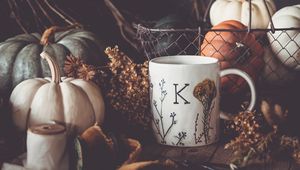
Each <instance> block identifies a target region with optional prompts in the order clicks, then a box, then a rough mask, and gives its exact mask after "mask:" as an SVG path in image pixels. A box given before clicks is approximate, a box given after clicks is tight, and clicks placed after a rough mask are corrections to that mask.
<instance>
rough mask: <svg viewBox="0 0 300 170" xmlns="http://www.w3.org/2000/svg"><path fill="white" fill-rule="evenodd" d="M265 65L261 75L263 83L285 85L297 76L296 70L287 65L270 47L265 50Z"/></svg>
mask: <svg viewBox="0 0 300 170" xmlns="http://www.w3.org/2000/svg"><path fill="white" fill-rule="evenodd" d="M263 59H264V62H265V66H264V69H263V72H262V75H261V80H262V82H263V83H267V84H272V85H284V84H288V83H290V82H292V81H294V80H295V79H296V78H297V74H296V73H295V71H293V70H290V69H288V68H287V67H285V66H284V65H283V64H282V63H281V62H280V61H279V60H278V58H276V56H275V55H274V54H273V52H272V50H271V49H270V48H266V49H265V51H264V57H263Z"/></svg>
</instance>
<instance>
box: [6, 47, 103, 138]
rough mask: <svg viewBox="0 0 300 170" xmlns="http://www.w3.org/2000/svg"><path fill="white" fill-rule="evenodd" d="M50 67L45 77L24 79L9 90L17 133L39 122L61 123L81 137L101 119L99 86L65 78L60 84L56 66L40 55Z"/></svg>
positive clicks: (51, 59) (101, 102) (101, 107)
mask: <svg viewBox="0 0 300 170" xmlns="http://www.w3.org/2000/svg"><path fill="white" fill-rule="evenodd" d="M41 57H42V58H45V59H46V60H47V62H48V64H49V66H50V70H51V76H52V80H50V79H49V78H48V79H47V78H45V79H42V78H35V79H28V80H25V81H23V82H21V83H20V84H18V85H17V86H16V87H15V89H14V90H13V92H12V94H11V97H10V103H11V106H12V117H13V121H14V123H15V125H16V126H17V127H18V128H19V129H20V130H26V129H27V128H28V127H31V126H33V125H37V124H41V123H49V121H56V122H61V123H65V124H66V126H67V132H68V134H70V135H71V134H73V135H74V134H78V133H79V134H81V133H82V132H83V131H84V130H85V129H87V128H88V127H90V126H92V125H93V124H95V122H97V123H99V124H102V122H103V119H104V101H103V97H102V94H101V92H100V89H99V87H98V86H97V85H96V84H94V83H93V82H90V81H85V80H82V79H73V78H66V79H64V80H62V81H61V78H60V73H59V67H58V65H57V63H56V62H55V61H54V59H53V58H52V57H50V56H49V55H48V54H47V53H45V52H42V53H41Z"/></svg>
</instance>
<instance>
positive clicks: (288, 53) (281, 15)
mask: <svg viewBox="0 0 300 170" xmlns="http://www.w3.org/2000/svg"><path fill="white" fill-rule="evenodd" d="M272 21H273V24H274V27H275V28H299V29H298V30H285V31H275V33H274V34H273V33H271V32H269V33H268V38H269V41H270V44H271V47H272V50H273V52H274V54H276V56H277V57H278V58H279V60H280V61H281V62H282V63H284V65H286V66H287V67H289V68H292V69H295V70H298V71H300V31H299V30H300V4H299V5H294V6H288V7H284V8H282V9H280V10H279V11H277V12H276V13H275V14H274V15H273V17H272Z"/></svg>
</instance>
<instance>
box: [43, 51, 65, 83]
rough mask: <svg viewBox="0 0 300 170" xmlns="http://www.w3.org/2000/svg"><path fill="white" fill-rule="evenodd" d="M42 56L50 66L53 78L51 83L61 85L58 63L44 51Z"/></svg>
mask: <svg viewBox="0 0 300 170" xmlns="http://www.w3.org/2000/svg"><path fill="white" fill-rule="evenodd" d="M40 55H41V57H42V58H43V59H46V60H47V62H48V65H49V67H50V71H51V77H52V79H51V81H52V82H54V83H56V84H59V83H60V71H59V67H58V65H57V63H56V61H55V60H54V59H53V57H51V56H50V55H49V54H48V53H46V52H45V51H43V52H42V53H41V54H40Z"/></svg>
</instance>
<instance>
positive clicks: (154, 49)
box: [137, 25, 300, 92]
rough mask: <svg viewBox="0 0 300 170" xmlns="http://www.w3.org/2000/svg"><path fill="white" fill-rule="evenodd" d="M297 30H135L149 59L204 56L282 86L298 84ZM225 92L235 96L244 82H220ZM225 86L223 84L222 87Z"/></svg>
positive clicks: (233, 78) (257, 79) (262, 82)
mask: <svg viewBox="0 0 300 170" xmlns="http://www.w3.org/2000/svg"><path fill="white" fill-rule="evenodd" d="M299 31H300V28H299V29H297V28H291V29H275V32H274V33H272V32H271V30H269V29H265V30H252V32H251V33H248V32H247V30H206V31H202V32H201V29H200V28H199V29H150V28H146V27H143V26H140V25H139V26H138V28H137V35H138V39H139V40H140V43H141V45H142V48H143V50H144V54H145V55H146V57H147V58H148V59H152V58H155V57H159V56H167V55H204V56H212V57H215V58H218V59H219V60H220V63H221V68H222V69H225V68H239V69H242V70H244V71H245V72H247V73H248V74H249V75H250V76H251V77H252V78H253V79H254V81H255V82H256V83H257V84H259V85H265V84H268V85H271V86H281V85H286V84H288V83H291V82H293V81H299V80H300V33H299ZM221 81H222V83H223V85H224V87H223V89H225V90H226V91H229V92H237V91H239V90H241V89H243V88H244V86H245V81H244V80H243V79H241V78H240V77H237V76H231V75H230V76H226V77H225V78H222V79H221ZM224 82H225V83H224Z"/></svg>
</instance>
